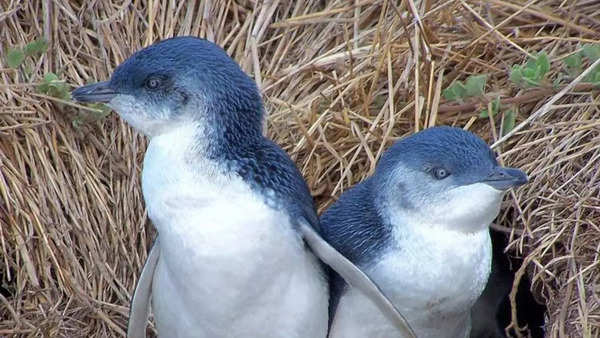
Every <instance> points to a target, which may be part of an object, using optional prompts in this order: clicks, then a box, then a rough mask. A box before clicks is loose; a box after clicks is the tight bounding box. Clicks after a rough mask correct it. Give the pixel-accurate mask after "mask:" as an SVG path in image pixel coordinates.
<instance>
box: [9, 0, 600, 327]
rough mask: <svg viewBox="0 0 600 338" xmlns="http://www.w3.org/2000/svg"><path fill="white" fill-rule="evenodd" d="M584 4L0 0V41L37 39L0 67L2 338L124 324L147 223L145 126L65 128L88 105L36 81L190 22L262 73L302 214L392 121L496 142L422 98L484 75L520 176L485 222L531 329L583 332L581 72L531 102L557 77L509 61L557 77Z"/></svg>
mask: <svg viewBox="0 0 600 338" xmlns="http://www.w3.org/2000/svg"><path fill="white" fill-rule="evenodd" d="M416 13H418V17H419V18H420V19H421V20H416V19H415V17H416V16H415V14H416ZM599 15H600V4H599V3H598V2H597V1H578V2H576V1H554V0H539V1H535V0H532V1H527V2H525V1H522V2H519V1H514V2H506V1H502V0H491V1H477V0H464V1H462V0H448V1H422V2H421V3H417V4H416V5H415V4H414V3H413V1H403V2H402V3H400V1H386V0H365V1H359V0H357V1H354V2H350V1H347V0H335V1H308V0H300V1H289V0H288V1H280V0H272V1H264V2H263V1H259V2H255V1H241V0H240V1H231V0H223V1H216V0H215V1H209V0H207V1H198V2H196V1H189V2H188V1H181V2H175V1H156V0H155V1H150V0H135V1H123V2H114V3H113V2H110V1H66V0H58V1H24V2H21V1H14V0H4V1H2V2H1V3H0V50H1V51H2V53H4V50H5V49H6V48H7V47H9V46H22V45H24V44H25V43H27V42H30V41H32V40H34V39H35V38H36V37H39V36H45V37H46V38H47V39H48V40H49V41H50V49H49V52H48V53H46V54H45V55H44V56H43V57H42V58H41V59H40V60H39V61H37V62H34V61H32V60H28V61H27V62H26V65H27V67H28V68H30V69H31V71H32V74H33V75H32V76H27V75H26V74H25V72H24V71H23V69H24V68H22V69H21V70H20V71H15V70H12V69H8V68H7V67H6V65H5V64H3V63H0V77H1V78H2V82H1V83H0V105H1V106H2V110H1V111H0V213H1V214H0V215H1V217H0V253H1V256H0V277H1V279H0V281H1V284H0V286H1V289H0V336H36V337H37V336H68V337H78V336H81V337H83V336H86V337H91V336H122V335H124V329H125V324H126V320H127V312H128V303H129V299H130V296H131V293H132V290H133V287H134V284H135V282H136V278H137V276H138V274H139V271H140V268H141V266H142V264H143V261H144V259H145V256H146V252H147V250H148V245H149V243H150V242H151V238H152V236H153V229H152V227H151V225H150V224H149V222H148V221H147V218H146V216H145V214H144V207H143V201H142V197H141V194H140V189H139V180H140V177H139V174H140V169H141V160H142V158H143V154H144V149H145V145H146V141H145V140H144V138H143V137H141V136H139V135H137V134H136V133H135V132H133V131H131V129H130V128H129V127H128V126H126V125H125V124H124V123H123V122H122V121H120V120H119V119H118V118H117V117H116V116H115V115H114V114H113V115H111V116H109V117H108V118H105V119H102V120H99V121H88V122H87V123H85V124H84V125H83V126H81V127H74V126H73V125H72V123H71V122H72V121H73V120H74V119H76V118H77V119H81V118H82V117H81V114H85V116H84V117H83V118H84V119H88V120H89V113H82V112H83V111H82V110H80V109H77V108H75V107H73V106H71V105H68V104H64V103H61V102H58V101H57V100H55V99H52V98H49V97H43V96H40V95H38V94H36V93H35V90H34V85H35V83H37V82H39V81H40V79H41V78H42V77H43V75H44V74H45V73H47V72H49V71H52V72H56V73H58V74H60V76H61V77H62V78H64V79H65V80H67V82H68V83H71V84H73V85H74V86H76V85H80V84H83V83H86V82H92V81H96V80H101V79H106V78H107V77H108V76H109V74H110V72H111V71H112V69H113V68H114V67H115V66H116V65H117V64H118V63H120V62H121V61H123V60H124V59H125V58H126V57H127V56H128V55H130V54H131V53H132V52H133V51H135V50H137V49H139V48H140V47H142V46H145V45H148V44H149V43H151V42H153V41H155V40H157V39H162V38H166V37H170V36H174V35H195V36H200V37H206V38H208V39H210V40H213V41H216V42H217V43H219V44H220V45H222V46H225V48H226V49H227V51H228V52H229V53H230V54H231V55H232V56H233V57H234V58H235V59H236V60H238V61H239V62H240V63H241V65H242V67H243V68H244V69H245V70H246V71H248V72H249V73H250V74H252V75H253V76H254V78H255V79H256V80H257V82H258V83H259V84H260V87H261V88H262V91H263V94H264V99H265V102H266V105H267V107H268V110H269V112H270V115H269V120H268V130H269V134H270V135H271V136H272V137H273V138H274V139H275V140H276V141H277V142H278V143H279V144H281V145H282V146H283V147H284V148H285V149H286V150H287V151H288V152H289V153H290V154H291V155H292V156H293V158H294V160H295V161H296V162H297V164H298V165H299V166H300V168H301V169H302V171H303V173H304V175H305V176H306V178H307V180H308V182H309V184H310V186H311V188H312V190H313V192H314V195H315V197H316V199H317V201H318V202H319V203H320V210H322V209H323V208H324V207H326V206H327V205H328V204H329V203H330V202H331V201H332V200H333V198H334V196H338V195H339V193H341V192H342V191H343V190H344V189H345V188H347V187H348V186H350V185H351V184H354V183H355V182H357V181H359V180H361V179H362V178H364V177H365V176H367V175H368V174H370V173H371V172H372V170H373V168H374V167H375V163H376V161H377V158H378V157H379V155H380V154H381V152H382V150H383V149H385V147H386V146H388V145H389V144H391V143H392V142H393V140H395V139H397V138H398V137H400V136H402V135H406V134H408V133H411V132H413V131H415V130H420V129H422V128H424V127H426V126H431V125H440V124H449V125H457V126H461V127H464V126H468V127H469V128H470V129H471V130H473V131H475V132H477V133H478V134H479V135H481V136H482V137H484V138H486V139H487V140H488V141H490V142H494V141H496V140H498V135H501V134H500V127H499V126H501V125H502V122H501V119H502V117H501V116H498V117H497V118H495V119H477V115H478V113H477V111H475V110H476V109H475V110H474V108H478V109H480V108H481V107H482V106H484V105H485V104H484V103H481V102H479V101H477V102H470V103H469V104H466V105H462V106H458V107H457V106H453V105H452V104H449V103H446V102H444V100H443V99H441V100H440V98H439V96H440V89H441V88H445V87H446V86H447V85H449V84H450V82H451V81H452V80H453V79H464V78H466V77H467V76H468V75H470V74H481V73H486V74H489V80H488V87H487V88H488V92H490V93H496V94H499V95H502V97H504V98H507V99H510V100H513V101H510V102H514V103H515V106H514V108H515V109H516V110H517V124H518V125H519V127H521V129H520V130H519V131H518V132H516V133H515V134H514V135H511V136H510V137H509V138H507V139H503V140H502V141H501V142H500V143H499V144H498V146H497V147H496V148H497V150H498V151H499V152H500V153H501V154H502V156H501V158H502V160H503V161H504V162H505V163H507V164H509V165H512V166H517V167H520V168H523V169H524V170H526V171H527V172H528V173H529V175H530V177H531V179H532V182H531V184H529V185H528V186H526V187H524V188H522V189H519V190H518V191H517V192H515V193H514V194H512V195H511V196H510V197H509V198H508V199H507V203H506V208H505V209H504V210H503V213H502V217H501V220H500V221H499V228H502V229H504V230H506V231H507V232H508V233H510V236H511V245H510V250H512V251H513V252H514V253H515V254H517V255H522V256H523V257H525V262H526V263H527V264H526V265H524V267H523V269H522V272H527V273H529V274H530V276H532V277H533V280H534V288H535V289H536V290H538V291H539V294H540V298H541V299H543V300H545V301H546V302H547V304H548V306H549V318H550V321H549V323H548V329H549V332H550V333H549V336H551V337H557V336H569V337H576V336H584V337H598V336H599V335H600V258H599V256H600V178H599V176H600V170H599V163H600V160H599V158H600V112H599V110H598V102H597V96H596V92H594V91H591V88H592V87H591V86H589V85H588V86H586V85H583V86H582V85H581V84H580V85H578V86H575V87H574V90H569V91H568V92H567V93H566V94H565V95H564V96H562V97H560V98H559V97H558V96H556V97H555V98H557V99H558V100H557V101H556V102H554V104H553V105H551V106H546V107H545V108H544V109H543V110H542V111H541V112H542V113H540V114H533V113H534V112H535V111H537V110H538V109H539V108H541V107H543V105H544V104H545V103H546V102H548V101H549V100H550V99H551V98H552V97H553V96H554V95H555V93H556V92H557V91H555V90H554V89H552V87H550V86H548V87H545V88H543V89H542V90H541V91H540V90H538V91H537V92H536V89H533V90H519V89H517V88H515V87H514V86H513V85H511V84H510V83H509V82H508V69H509V67H510V66H511V65H513V64H521V63H522V62H524V61H525V60H526V58H527V56H528V55H531V54H535V53H537V52H539V51H542V50H543V51H546V52H547V53H548V55H550V57H551V60H552V65H553V67H552V70H551V73H550V78H551V79H555V78H556V77H557V76H559V74H562V73H564V72H563V69H562V62H561V59H563V58H564V57H566V56H567V55H569V54H570V53H572V52H574V51H576V50H578V48H581V46H582V44H583V43H587V42H596V41H597V40H598V38H599V36H598V34H597V33H596V32H598V31H599V30H600V17H599ZM490 27H494V29H493V30H491V29H490ZM1 59H2V61H0V62H4V58H3V57H2V58H1ZM571 80H572V79H566V80H565V83H568V82H569V81H571ZM473 103H475V104H473ZM440 104H441V106H440ZM532 116H533V117H532ZM528 117H531V118H530V121H527V123H523V124H519V123H522V122H523V121H526V119H527V118H528Z"/></svg>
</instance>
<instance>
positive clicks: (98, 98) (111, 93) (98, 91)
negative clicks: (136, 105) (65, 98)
mask: <svg viewBox="0 0 600 338" xmlns="http://www.w3.org/2000/svg"><path fill="white" fill-rule="evenodd" d="M117 94H118V93H117V92H116V91H115V90H113V89H112V88H111V87H110V85H109V83H108V81H103V82H98V83H93V84H89V85H85V86H82V87H79V88H77V89H75V90H74V91H72V92H71V96H72V97H73V99H74V100H75V101H78V102H102V103H108V102H110V100H112V99H113V98H114V97H115V96H117Z"/></svg>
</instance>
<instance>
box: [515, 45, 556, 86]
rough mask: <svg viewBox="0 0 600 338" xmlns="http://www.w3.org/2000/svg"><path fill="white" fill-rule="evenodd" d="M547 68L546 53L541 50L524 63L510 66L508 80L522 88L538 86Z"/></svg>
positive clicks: (548, 61)
mask: <svg viewBox="0 0 600 338" xmlns="http://www.w3.org/2000/svg"><path fill="white" fill-rule="evenodd" d="M549 70H550V60H549V59H548V55H546V53H545V52H541V53H539V54H538V55H537V57H536V58H532V59H529V61H527V63H526V64H525V65H522V66H521V65H514V66H512V69H511V72H510V80H511V81H512V82H513V83H514V84H516V85H517V86H519V87H523V88H531V87H539V86H540V84H541V82H542V80H544V78H545V76H546V73H548V71H549Z"/></svg>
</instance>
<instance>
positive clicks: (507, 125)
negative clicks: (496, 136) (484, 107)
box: [502, 110, 516, 135]
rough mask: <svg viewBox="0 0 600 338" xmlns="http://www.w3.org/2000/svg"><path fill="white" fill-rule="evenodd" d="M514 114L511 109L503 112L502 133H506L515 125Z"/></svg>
mask: <svg viewBox="0 0 600 338" xmlns="http://www.w3.org/2000/svg"><path fill="white" fill-rule="evenodd" d="M515 122H516V114H515V112H514V111H513V110H507V111H505V112H504V122H503V123H502V135H506V134H508V133H509V132H510V131H511V130H513V128H514V127H515Z"/></svg>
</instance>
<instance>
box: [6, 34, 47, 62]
mask: <svg viewBox="0 0 600 338" xmlns="http://www.w3.org/2000/svg"><path fill="white" fill-rule="evenodd" d="M47 50H48V41H46V39H44V38H41V39H37V40H35V41H33V42H30V43H28V44H27V45H25V47H23V48H9V49H8V50H7V51H6V65H7V66H8V67H9V68H14V69H16V68H18V67H19V66H20V65H21V64H22V63H23V62H24V61H25V58H26V57H33V56H36V55H41V54H44V53H45V52H46V51H47Z"/></svg>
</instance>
